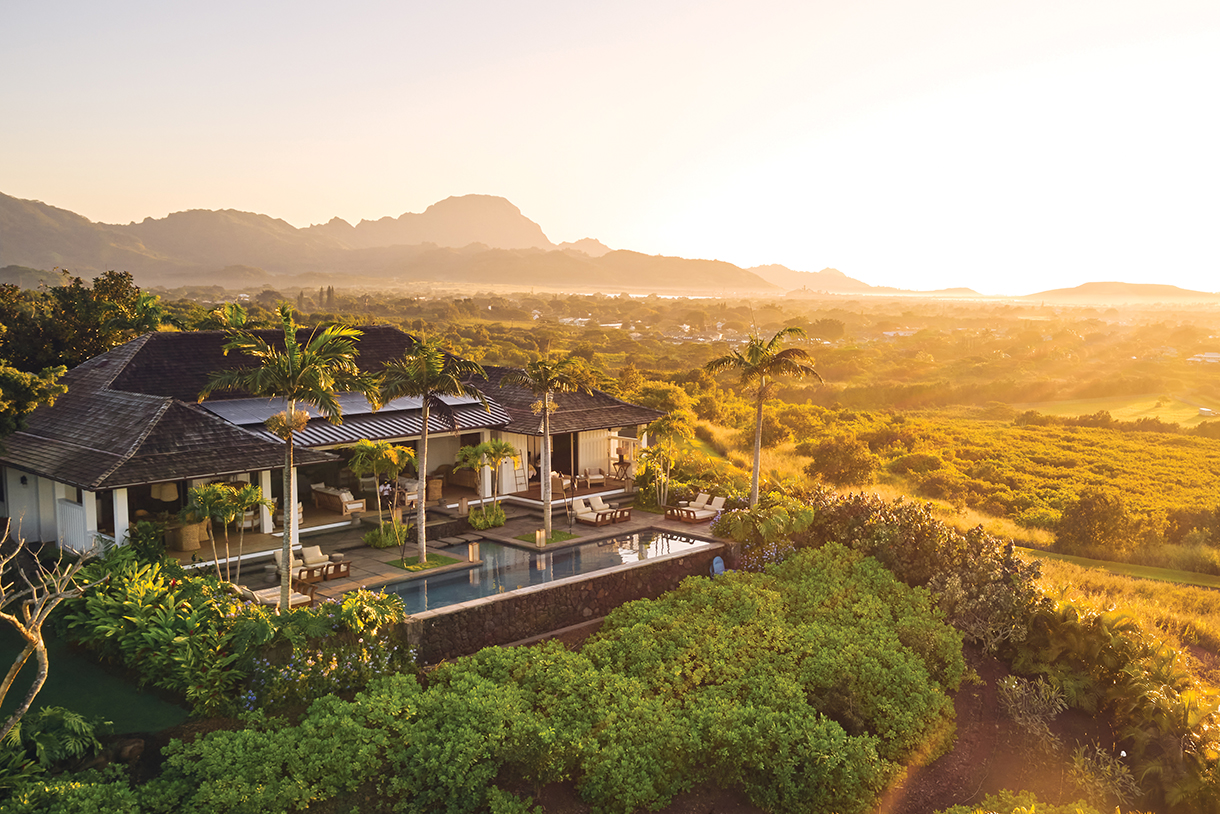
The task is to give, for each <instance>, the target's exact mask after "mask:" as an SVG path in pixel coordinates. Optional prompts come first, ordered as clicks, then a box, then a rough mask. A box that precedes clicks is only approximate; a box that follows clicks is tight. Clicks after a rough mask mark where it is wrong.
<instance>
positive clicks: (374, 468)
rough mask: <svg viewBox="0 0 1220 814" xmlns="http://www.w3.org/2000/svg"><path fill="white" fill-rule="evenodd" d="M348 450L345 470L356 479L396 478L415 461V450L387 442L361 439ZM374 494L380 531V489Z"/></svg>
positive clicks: (381, 513) (381, 518)
mask: <svg viewBox="0 0 1220 814" xmlns="http://www.w3.org/2000/svg"><path fill="white" fill-rule="evenodd" d="M348 448H349V449H350V450H351V451H352V457H351V459H350V460H349V461H348V463H347V468H348V469H350V470H352V472H353V473H355V475H356V477H361V478H362V477H364V476H365V475H387V476H389V477H390V478H397V477H398V473H400V472H402V470H403V469H405V468H406V466H407V464H408V463H410V462H411V461H413V460H415V450H413V449H411V448H410V447H400V446H395V445H394V444H391V443H390V442H389V441H370V440H369V439H367V438H361V439H360V440H359V441H357V442H356V443H354V444H352V445H351V446H350V447H348ZM376 492H377V496H376V500H377V528H379V529H380V528H381V525H382V523H383V522H384V517H385V515H384V513H383V512H382V511H381V488H380V487H378V488H377V490H376Z"/></svg>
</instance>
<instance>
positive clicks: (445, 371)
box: [378, 339, 487, 562]
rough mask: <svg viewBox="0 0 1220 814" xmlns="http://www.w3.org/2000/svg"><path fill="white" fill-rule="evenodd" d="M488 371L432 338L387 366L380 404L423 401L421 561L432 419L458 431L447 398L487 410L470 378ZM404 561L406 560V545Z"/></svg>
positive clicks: (419, 518)
mask: <svg viewBox="0 0 1220 814" xmlns="http://www.w3.org/2000/svg"><path fill="white" fill-rule="evenodd" d="M486 375H487V374H486V371H484V370H483V368H482V366H480V365H479V363H478V362H472V361H470V360H469V359H463V358H461V357H458V356H454V355H453V354H451V353H448V352H447V351H446V350H445V349H444V347H443V346H442V345H441V343H440V342H439V341H437V340H432V339H418V340H416V342H415V344H414V345H412V346H411V348H409V349H408V350H407V352H406V353H405V354H403V357H402V358H401V359H397V360H395V361H393V362H389V363H388V364H386V366H385V371H384V373H383V376H382V380H381V385H380V392H379V395H378V398H379V399H380V401H381V403H386V402H389V401H392V400H393V399H396V398H401V397H403V396H414V397H416V398H418V399H420V400H421V405H420V406H421V409H422V411H423V415H422V417H421V424H422V431H421V433H420V439H419V453H418V463H417V465H416V468H417V469H418V471H419V494H418V495H417V496H416V497H417V501H416V506H417V509H416V522H415V528H416V538H417V542H418V543H419V561H420V562H424V561H425V560H426V559H427V558H428V552H427V550H426V542H427V525H426V522H425V521H426V516H425V515H426V511H427V507H426V500H425V495H426V489H427V480H428V434H429V432H430V431H431V423H430V422H431V416H432V415H433V414H435V415H436V416H437V418H438V419H440V420H443V421H445V422H446V423H447V424H448V425H449V428H450V429H457V421H456V419H455V418H454V413H453V409H452V407H451V406H450V405H449V403H448V402H446V401H445V399H446V398H458V397H460V398H473V399H477V400H478V401H479V402H481V403H482V404H483V406H484V407H487V399H486V398H485V397H484V396H483V394H482V393H480V392H479V391H478V390H476V389H475V388H474V387H472V386H471V385H470V383H469V381H470V379H471V378H472V377H475V376H480V377H486ZM403 547H404V550H403V555H402V556H403V558H404V559H405V558H406V550H405V548H406V544H405V543H404V546H403Z"/></svg>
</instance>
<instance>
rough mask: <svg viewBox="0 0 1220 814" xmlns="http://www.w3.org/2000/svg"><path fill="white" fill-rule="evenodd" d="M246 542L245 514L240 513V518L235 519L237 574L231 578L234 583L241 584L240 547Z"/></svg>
mask: <svg viewBox="0 0 1220 814" xmlns="http://www.w3.org/2000/svg"><path fill="white" fill-rule="evenodd" d="M245 542H246V513H245V511H242V516H241V517H239V518H237V574H236V575H235V577H234V578H233V581H234V582H241V552H242V546H244V545H245Z"/></svg>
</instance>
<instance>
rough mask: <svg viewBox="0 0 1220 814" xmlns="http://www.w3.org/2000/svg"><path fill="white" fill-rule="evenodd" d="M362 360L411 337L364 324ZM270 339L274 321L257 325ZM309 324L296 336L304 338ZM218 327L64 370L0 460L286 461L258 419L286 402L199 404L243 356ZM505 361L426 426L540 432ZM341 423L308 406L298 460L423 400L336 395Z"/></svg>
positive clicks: (141, 479)
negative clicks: (217, 376)
mask: <svg viewBox="0 0 1220 814" xmlns="http://www.w3.org/2000/svg"><path fill="white" fill-rule="evenodd" d="M360 330H361V331H362V332H363V335H362V336H361V337H360V338H359V340H358V341H357V348H358V349H359V357H358V361H359V363H360V366H361V368H362V369H364V370H373V371H376V370H379V369H380V368H381V367H382V366H383V365H384V364H385V363H386V362H389V361H392V360H394V359H398V358H401V357H402V355H403V353H404V352H405V351H406V350H407V349H408V348H409V347H411V345H412V344H413V343H414V341H415V340H414V338H412V337H411V336H410V335H409V334H406V333H404V332H402V331H400V330H398V329H397V328H392V327H387V326H371V327H361V328H360ZM255 333H259V334H261V335H263V336H264V338H265V339H267V340H268V341H269V342H272V343H274V342H275V340H276V337H277V335H279V336H281V337H282V334H278V332H276V331H261V332H255ZM308 335H309V331H308V330H302V332H301V335H300V338H301V340H302V341H305V340H307V338H308ZM225 339H226V334H225V333H224V332H223V331H197V332H159V333H150V334H145V335H144V336H141V337H139V338H137V339H133V340H132V341H130V342H128V343H126V344H124V345H121V346H119V347H117V348H115V349H114V350H111V351H109V352H108V353H104V354H102V355H100V356H97V357H95V358H93V359H90V360H89V361H88V362H85V363H84V364H82V365H80V366H78V367H76V368H74V369H72V370H70V371H68V373H67V374H66V375H65V376H64V379H63V381H64V383H65V384H67V385H68V392H67V393H66V394H65V395H63V396H61V397H60V398H59V399H58V400H57V401H56V402H55V404H54V405H53V406H50V407H40V408H38V409H37V410H35V411H34V412H33V413H32V414H31V415H30V417H29V420H28V422H27V427H26V429H25V430H23V431H21V432H18V433H15V434H13V435H12V436H10V437H8V438H6V439H4V441H3V445H4V449H3V451H2V452H0V462H2V463H4V464H6V465H9V466H13V467H16V468H18V469H21V470H24V471H27V472H30V473H33V474H36V475H42V476H44V477H47V478H50V479H52V480H55V481H59V482H60V483H67V484H70V485H73V486H79V487H81V488H83V489H87V490H90V491H97V490H99V489H110V488H117V487H121V486H131V485H135V484H139V483H156V482H161V481H169V480H181V479H184V478H203V477H210V476H215V475H225V474H231V473H236V472H248V471H254V470H258V469H272V468H277V467H280V466H282V465H283V460H284V446H283V442H282V441H280V440H279V439H278V438H276V437H275V436H273V435H272V434H271V433H269V432H267V430H266V429H265V428H264V426H263V424H262V422H263V421H264V420H265V418H266V417H267V416H269V415H271V414H273V413H276V412H279V411H280V410H282V409H283V402H280V401H275V400H269V399H258V398H252V397H251V395H250V394H249V393H242V392H217V393H214V394H213V395H212V396H211V397H210V398H209V399H208V400H207V401H206V402H204V403H203V404H202V405H199V404H196V399H197V398H198V395H199V391H200V390H202V389H203V386H204V384H205V383H206V382H207V379H208V377H209V376H210V375H211V374H212V373H214V372H216V371H219V370H226V369H233V368H240V367H242V366H243V365H249V360H248V359H245V358H244V357H241V356H238V355H230V356H225V354H224V352H223V345H224V342H225ZM508 370H509V368H501V367H489V368H487V373H488V379H487V380H486V381H478V382H474V384H475V386H477V387H478V389H479V390H480V391H481V392H482V393H483V394H484V395H485V396H486V398H487V400H488V402H489V405H490V408H491V409H490V411H488V410H487V409H486V408H484V406H483V405H482V404H481V403H480V402H478V401H477V400H476V399H447V400H446V401H447V403H448V404H449V405H450V407H451V408H452V410H453V414H454V417H455V418H456V427H455V426H454V425H453V424H451V423H450V422H449V421H447V420H446V419H445V417H444V416H441V415H437V414H436V413H435V412H434V413H432V414H431V415H430V416H429V422H428V423H429V432H430V433H431V432H448V431H452V430H454V429H458V430H479V429H487V428H502V429H505V430H507V431H510V432H516V433H522V434H525V435H541V433H542V427H541V425H542V419H541V416H538V415H535V414H534V413H533V411H532V409H531V406H532V405H533V404H534V402H536V401H537V397H536V396H535V395H534V394H533V393H531V392H529V391H528V390H524V389H522V388H518V387H503V388H502V387H500V386H499V385H500V380H501V379H502V378H503V376H504V374H505V373H507V372H508ZM339 398H340V403H341V406H342V408H343V412H344V421H343V423H342V424H339V425H334V424H331V423H329V422H328V421H326V420H325V419H322V418H320V417H316V416H317V411H316V410H312V411H311V414H312V415H314V416H315V417H313V418H311V420H310V421H309V424H308V425H307V426H306V428H305V429H304V430H303V431H302V432H300V433H298V434H296V436H295V440H296V444H295V446H297V447H298V449H297V450H296V452H295V453H294V455H295V459H296V463H297V464H298V465H307V464H311V463H320V462H323V461H327V460H334V459H335V456H334V455H333V454H331V453H327V452H323V451H320V450H314V449H308V447H319V446H332V445H338V444H350V443H353V442H355V441H357V440H359V439H361V438H377V439H387V438H411V437H416V436H418V435H419V434H420V433H421V431H422V423H423V422H422V411H421V410H420V403H419V399H410V398H407V399H395V400H394V401H393V402H391V403H390V404H388V405H386V407H384V408H383V409H382V410H381V411H379V412H373V411H372V408H371V407H370V406H369V404H368V402H367V401H366V400H365V399H364V397H363V396H361V395H359V394H354V393H345V394H340V397H339ZM557 401H558V404H559V409H558V410H557V411H556V412H554V413H553V414H552V415H551V431H552V433H557V434H558V433H568V432H580V431H585V430H600V429H609V428H613V427H622V426H629V425H635V424H647V423H650V422H652V421H654V420H656V419H657V418H659V417H660V416H662V415H663V413H660V412H658V411H656V410H651V409H648V408H646V407H640V406H638V405H634V404H629V403H627V402H625V401H622V400H620V399H617V398H614V397H613V396H610V395H608V394H606V393H602V392H600V391H594V392H592V393H564V394H560V395H559V396H558V398H557Z"/></svg>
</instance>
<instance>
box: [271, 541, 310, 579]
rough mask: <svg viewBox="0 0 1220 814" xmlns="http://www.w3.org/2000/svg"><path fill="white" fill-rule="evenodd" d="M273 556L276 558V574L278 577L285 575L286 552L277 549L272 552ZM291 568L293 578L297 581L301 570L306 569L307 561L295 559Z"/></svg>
mask: <svg viewBox="0 0 1220 814" xmlns="http://www.w3.org/2000/svg"><path fill="white" fill-rule="evenodd" d="M271 556H272V557H274V558H275V573H276V574H277V575H278V574H281V573H283V571H284V552H283V551H282V550H280V549H278V548H277V549H275V550H274V551H272V552H271ZM289 567H290V568H291V569H292V578H293V579H297V578H298V577H299V576H300V573H301V569H302V568H304V567H305V561H304V560H302V559H300V558H298V557H293V558H292V563H291V564H290V566H289Z"/></svg>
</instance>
